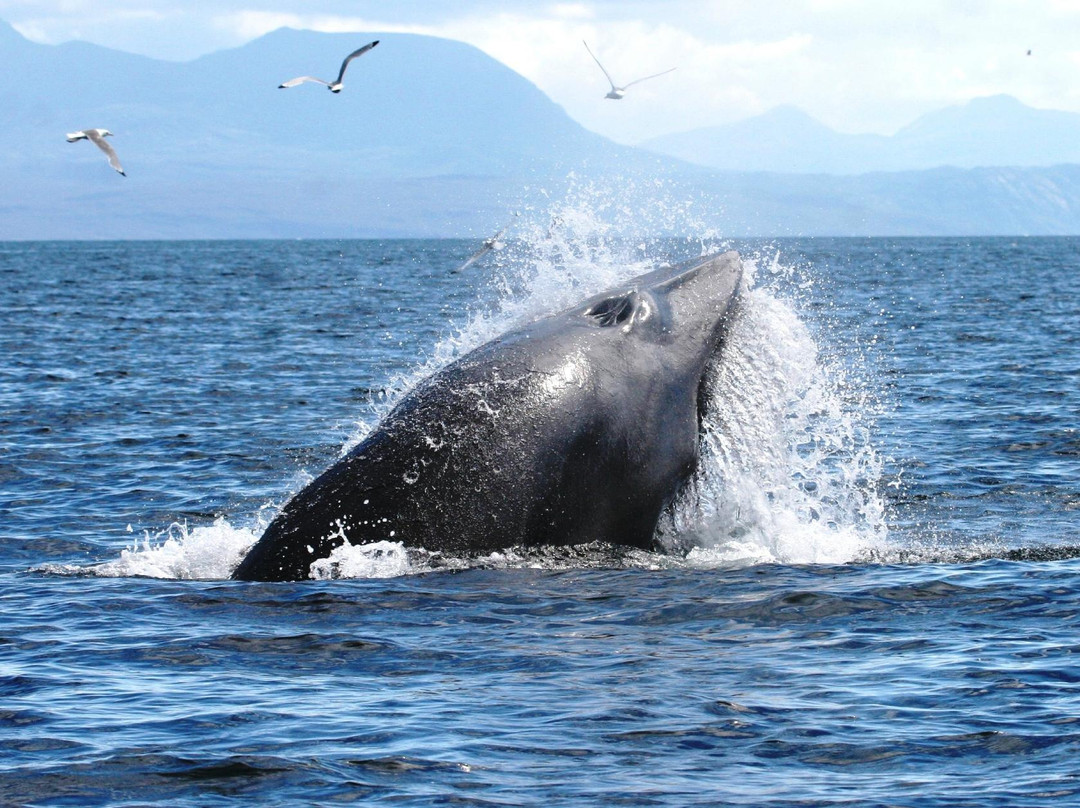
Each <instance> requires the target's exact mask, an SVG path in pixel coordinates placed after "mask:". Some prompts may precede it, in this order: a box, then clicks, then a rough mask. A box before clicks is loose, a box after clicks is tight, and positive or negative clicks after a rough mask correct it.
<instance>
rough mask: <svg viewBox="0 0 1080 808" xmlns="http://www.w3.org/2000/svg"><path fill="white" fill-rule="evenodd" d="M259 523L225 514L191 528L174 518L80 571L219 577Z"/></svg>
mask: <svg viewBox="0 0 1080 808" xmlns="http://www.w3.org/2000/svg"><path fill="white" fill-rule="evenodd" d="M262 527H265V525H262V526H259V527H257V528H255V529H253V530H245V529H243V528H237V527H233V526H232V525H230V524H229V522H228V521H227V520H226V519H225V518H224V517H219V518H218V519H216V520H215V521H214V523H213V524H211V525H203V526H199V527H194V528H189V527H188V526H187V525H186V524H181V523H179V522H174V523H173V524H171V525H170V526H169V527H168V528H167V529H166V530H164V531H163V532H162V533H159V534H156V535H151V534H150V533H149V532H144V533H143V537H142V541H137V542H135V544H133V545H132V546H131V547H128V548H126V549H124V550H122V551H121V552H120V558H118V559H117V560H116V561H108V562H106V563H104V564H98V565H96V566H93V567H89V568H83V569H81V570H80V572H82V573H83V574H85V573H91V574H93V575H97V576H100V577H103V578H126V577H134V576H141V577H146V578H176V579H181V580H220V579H223V578H228V577H229V576H230V575H232V571H233V570H234V569H236V566H237V565H238V564H239V563H240V561H241V560H242V559H243V558H244V556H245V555H246V554H247V551H248V549H250V547H251V546H252V545H253V544H254V543H255V542H256V541H257V540H258V538H259V534H260V533H261V532H262V531H261V528H262ZM53 571H54V572H55V571H56V570H53Z"/></svg>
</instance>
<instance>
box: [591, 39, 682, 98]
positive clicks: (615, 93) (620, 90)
mask: <svg viewBox="0 0 1080 808" xmlns="http://www.w3.org/2000/svg"><path fill="white" fill-rule="evenodd" d="M581 44H583V45H584V46H585V50H587V51H589V56H591V57H592V58H593V61H594V62H596V64H597V65H599V67H600V69H601V70H603V71H604V75H605V76H607V80H608V83H609V84H610V85H611V92H609V93H608V94H607V95H605V96H604V98H610V99H612V100H613V101H618V100H619V99H620V98H622V97H623V96H624V95H626V90H627V89H628V88H629V87H632V86H633V85H635V84H639V83H640V82H643V81H648V80H649V79H655V78H656V77H657V76H662V75H664V73H670V72H671V71H672V70H674V69H675V68H674V67H671V68H668V69H667V70H665V71H663V73H653V74H652V75H651V76H646V77H645V78H643V79H634V80H633V81H631V82H630V83H629V84H624V85H623V86H622V87H616V86H615V82H614V81H612V80H611V74H610V73H608V72H607V70H604V66H603V65H602V64H600V60H599V59H597V58H596V54H595V53H593V52H592V50H590V49H589V43H588V42H586V41H585V40H584V39H583V40H581Z"/></svg>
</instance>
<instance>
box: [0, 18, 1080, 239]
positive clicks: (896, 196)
mask: <svg viewBox="0 0 1080 808" xmlns="http://www.w3.org/2000/svg"><path fill="white" fill-rule="evenodd" d="M3 26H4V24H2V23H0V58H3V59H4V60H5V65H6V70H7V71H8V81H7V82H6V83H4V84H2V85H0V108H4V109H7V110H9V115H10V123H9V126H7V127H5V128H3V129H0V146H2V147H3V148H0V181H2V182H3V183H4V184H5V187H7V188H9V189H13V190H12V191H11V192H9V194H8V195H7V196H6V197H4V198H2V199H0V239H54V238H61V239H62V238H101V239H115V238H275V237H277V238H297V237H310V238H320V237H346V238H347V237H397V236H402V237H404V236H415V237H441V236H465V235H474V236H475V235H489V231H491V230H493V229H494V228H496V227H499V226H501V225H503V224H505V221H506V217H507V213H508V211H510V210H534V211H537V212H538V215H544V211H545V210H548V209H550V208H551V207H552V206H553V205H557V204H558V200H559V199H561V198H563V196H564V195H565V192H566V189H567V187H570V186H576V187H578V188H579V189H580V188H582V187H585V186H588V185H589V184H590V183H591V184H593V187H594V188H595V193H594V195H595V196H596V198H597V199H598V202H597V204H598V206H599V207H603V208H605V209H607V210H608V211H610V212H611V214H612V215H620V216H622V215H631V216H633V215H639V214H648V213H649V211H651V210H662V209H663V206H664V205H668V206H669V208H670V209H675V210H679V209H682V207H683V206H685V205H684V203H686V202H687V201H689V200H692V201H693V203H694V205H695V209H700V211H702V212H701V214H700V216H699V217H698V218H699V219H700V220H701V222H702V226H707V227H710V228H713V229H715V230H717V231H718V232H721V233H726V234H730V235H740V236H745V235H764V236H769V235H818V234H819V235H894V234H896V235H916V234H923V233H925V234H947V233H962V234H965V235H979V234H987V233H999V232H1007V233H1009V234H1025V233H1080V173H1078V172H1077V171H1075V170H1074V168H1073V167H1069V166H1065V167H1061V168H1058V169H1040V170H1023V169H1019V170H1016V169H994V170H977V171H961V170H956V171H944V172H942V171H923V172H909V173H881V172H877V173H869V174H865V175H854V176H828V175H807V174H798V173H776V172H758V173H753V172H746V171H743V172H731V171H717V170H712V169H708V168H703V167H700V166H695V165H693V164H691V163H690V162H686V161H682V160H679V159H675V158H668V157H664V156H662V155H657V154H655V153H652V152H649V151H646V150H642V149H636V148H633V147H628V146H621V145H618V144H615V143H613V142H612V141H610V140H607V139H606V138H603V137H602V136H600V135H598V134H595V133H593V132H589V131H588V130H586V129H585V128H584V127H582V126H581V125H580V124H578V123H577V122H575V121H573V120H572V119H571V118H570V117H569V116H568V115H567V114H566V112H565V110H563V109H562V108H561V107H560V106H559V105H558V104H556V103H555V102H554V101H552V100H551V99H550V98H548V97H547V96H546V95H544V94H543V93H542V92H541V91H540V90H539V88H537V87H536V86H535V85H534V84H532V83H531V82H529V81H528V80H526V79H525V78H523V77H522V76H520V75H518V74H517V73H515V72H514V71H512V70H510V68H508V67H506V66H505V65H503V64H501V63H499V62H497V61H495V60H494V59H492V58H491V57H489V56H487V55H486V54H484V53H483V52H481V51H479V50H478V49H476V48H474V47H472V46H470V45H467V44H465V43H461V42H455V41H453V40H446V39H440V38H436V37H426V36H422V35H416V34H393V33H382V32H366V33H360V34H326V33H317V32H311V31H296V30H292V29H279V30H277V31H273V32H270V33H269V34H266V35H264V36H262V37H259V38H258V39H255V40H252V41H251V42H248V43H245V44H244V45H242V46H240V47H238V48H232V49H228V50H224V51H218V52H216V53H212V54H207V55H205V56H202V57H199V58H197V59H194V60H191V61H189V62H171V61H164V60H156V59H152V58H150V57H145V56H139V55H135V54H127V53H123V52H120V51H113V50H111V49H108V48H103V47H101V46H96V45H91V44H88V43H80V42H68V43H63V44H61V45H40V44H37V43H32V42H30V41H28V40H26V39H25V38H23V37H22V36H21V35H19V34H18V32H17V31H15V30H14V29H13V28H11V27H10V26H7V28H5V27H3ZM371 39H380V40H381V44H380V45H379V47H378V48H376V49H374V50H372V51H371V52H370V53H368V54H365V55H364V56H363V57H362V58H361V59H359V60H357V61H356V62H354V63H353V64H352V65H351V66H350V68H349V72H348V73H347V75H346V78H345V89H344V91H343V92H342V93H341V94H340V95H334V94H331V93H328V92H327V91H326V90H325V88H323V87H318V86H312V85H306V86H302V87H297V88H293V89H288V90H281V89H278V87H277V85H278V84H279V83H280V82H281V81H282V80H284V79H288V78H291V77H292V76H294V75H300V74H305V73H307V74H315V75H323V76H324V77H326V76H332V75H334V74H335V73H336V70H337V67H338V65H339V63H340V62H339V58H340V57H339V54H343V53H347V52H349V50H350V49H351V48H353V47H355V46H357V45H359V44H363V43H364V42H367V41H370V40H371ZM88 62H92V63H93V70H89V69H87V63H88ZM42 87H48V88H49V90H48V92H44V91H43V90H42ZM773 120H774V122H775V121H779V122H780V123H781V124H786V127H787V131H785V132H782V133H781V136H779V139H778V141H777V142H778V143H780V144H781V145H782V144H783V143H784V142H785V141H784V138H787V139H788V141H787V142H788V143H789V146H788V148H791V146H790V141H791V138H792V135H791V134H790V133H791V132H795V133H796V143H797V142H798V138H799V137H802V138H804V139H805V138H807V137H809V136H810V135H814V134H815V133H816V135H820V136H822V137H826V136H827V127H824V126H823V125H821V124H818V123H816V122H814V121H813V120H812V119H809V116H806V115H805V114H804V113H800V112H798V111H797V110H792V109H786V110H779V111H777V112H776V113H775V114H774V115H773ZM760 123H762V122H759V124H760ZM764 123H766V124H767V123H769V119H768V118H767V119H766V120H765V121H764ZM931 123H933V121H931ZM947 124H948V121H947V120H946V121H945V122H944V123H943V124H941V125H947ZM92 126H95V127H96V126H102V127H107V128H109V129H110V130H111V131H113V132H114V134H115V136H114V137H113V138H112V145H113V146H114V147H115V148H116V150H117V152H118V154H119V155H120V158H121V161H122V162H123V164H124V167H125V169H126V170H127V174H128V175H127V177H119V176H118V175H117V174H116V173H115V172H113V171H112V170H111V169H110V168H109V167H108V165H107V164H106V163H105V160H104V158H103V156H102V155H101V153H100V152H99V151H98V150H97V149H96V148H94V147H93V146H92V145H90V144H88V143H85V142H83V143H76V144H67V143H65V142H64V140H63V138H64V135H65V133H67V132H71V131H75V130H77V129H82V128H86V127H92ZM822 130H826V132H825V133H823V131H822ZM800 133H801V134H800ZM915 134H916V135H919V133H918V132H916V133H915ZM919 136H920V137H922V136H923V135H919ZM867 137H869V138H870V140H867V141H865V143H866V144H870V145H868V146H867V148H872V147H873V143H872V141H873V138H874V137H876V136H867ZM757 140H758V141H759V142H761V141H763V138H762V137H761V136H760V134H759V135H758V136H757ZM845 142H846V141H845ZM833 152H836V149H835V148H834V147H832V146H830V147H828V148H824V150H823V152H822V153H823V154H825V155H828V154H829V153H833ZM840 153H843V150H842V149H841V150H840ZM672 203H674V204H672ZM642 220H643V221H654V222H655V221H660V220H662V217H659V216H654V217H652V219H650V218H649V216H648V215H643V218H642ZM661 227H662V226H661Z"/></svg>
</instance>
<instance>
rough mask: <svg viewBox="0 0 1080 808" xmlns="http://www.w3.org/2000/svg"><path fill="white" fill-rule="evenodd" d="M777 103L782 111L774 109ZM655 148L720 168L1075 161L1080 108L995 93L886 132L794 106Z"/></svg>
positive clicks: (907, 167)
mask: <svg viewBox="0 0 1080 808" xmlns="http://www.w3.org/2000/svg"><path fill="white" fill-rule="evenodd" d="M778 110H783V111H784V112H783V114H777V111H778ZM640 145H641V147H642V148H646V149H649V150H650V151H654V152H656V153H658V154H663V155H665V156H669V157H676V158H679V159H682V160H686V161H688V162H692V163H694V164H697V165H701V166H704V167H708V168H714V169H720V170H750V171H785V172H789V173H798V174H820V173H825V174H865V173H869V172H873V171H921V170H925V169H930V168H938V167H943V166H954V167H956V168H978V167H985V166H994V167H1000V166H1032V167H1046V166H1052V165H1059V164H1072V163H1080V114H1078V113H1073V112H1065V111H1062V110H1045V109H1037V108H1035V107H1029V106H1027V105H1026V104H1023V103H1021V102H1020V101H1019V100H1017V99H1016V98H1013V97H1012V96H1009V95H1004V94H999V95H991V96H983V97H979V98H974V99H971V100H970V101H968V102H966V103H964V104H957V105H953V106H950V107H944V108H942V109H938V110H933V111H931V112H928V113H926V114H924V115H922V116H920V117H919V118H917V119H915V120H914V121H912V122H911V123H909V124H907V125H906V126H904V127H901V128H900V129H899V130H897V132H896V133H895V134H893V135H872V134H845V133H841V132H837V131H835V130H834V129H831V128H830V127H828V126H826V125H825V124H823V123H821V122H820V121H818V120H817V119H815V118H813V117H812V116H810V115H808V114H807V113H805V112H803V111H802V110H798V109H797V108H794V107H777V108H774V109H772V110H769V111H767V112H765V113H763V114H762V115H758V116H754V117H752V118H747V119H744V120H742V121H737V122H735V123H731V124H727V125H724V126H714V127H703V128H700V129H693V130H689V131H686V132H676V133H672V134H669V135H663V136H660V137H657V138H651V139H650V140H647V141H645V142H644V143H642V144H640Z"/></svg>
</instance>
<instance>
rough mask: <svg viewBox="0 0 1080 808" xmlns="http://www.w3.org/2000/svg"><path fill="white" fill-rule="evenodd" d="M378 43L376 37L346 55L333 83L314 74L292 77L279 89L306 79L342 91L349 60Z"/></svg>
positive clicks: (332, 90) (279, 87) (334, 90)
mask: <svg viewBox="0 0 1080 808" xmlns="http://www.w3.org/2000/svg"><path fill="white" fill-rule="evenodd" d="M378 44H379V40H377V39H376V40H375V41H374V42H369V43H367V44H366V45H364V47H362V48H359V49H357V50H354V51H353V52H352V53H350V54H349V55H348V56H346V57H345V61H344V62H342V63H341V70H339V71H338V74H337V78H336V79H334V81H333V83H332V84H331V83H330V82H329V81H323V80H322V79H317V78H315V77H314V76H300V77H298V78H295V79H290V80H289V81H287V82H285V83H284V84H279V85H278V89H279V90H284V89H285V88H286V87H295V86H296V85H297V84H303V83H304V82H305V81H314V82H315V83H316V84H325V85H326V87H327V89H329V90H330V92H332V93H340V92H341V88H342V87H343V86H344V84H345V83H344V81H343V79H344V78H345V68H347V67H348V66H349V62H351V61H352V60H353V59H355V58H356V57H357V56H360V55H362V54H365V53H367V52H368V51H369V50H371V49H372V48H374V47H375V46H376V45H378Z"/></svg>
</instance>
